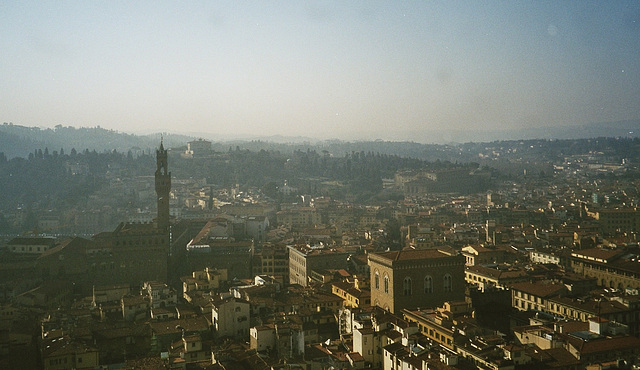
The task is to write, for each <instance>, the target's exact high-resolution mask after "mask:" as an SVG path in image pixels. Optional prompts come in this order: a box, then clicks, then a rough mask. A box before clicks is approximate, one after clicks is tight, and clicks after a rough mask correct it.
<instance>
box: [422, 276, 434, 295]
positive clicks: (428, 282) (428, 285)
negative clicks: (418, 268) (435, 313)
mask: <svg viewBox="0 0 640 370" xmlns="http://www.w3.org/2000/svg"><path fill="white" fill-rule="evenodd" d="M424 292H425V293H427V294H428V293H433V279H432V278H431V276H429V275H427V276H425V277H424Z"/></svg>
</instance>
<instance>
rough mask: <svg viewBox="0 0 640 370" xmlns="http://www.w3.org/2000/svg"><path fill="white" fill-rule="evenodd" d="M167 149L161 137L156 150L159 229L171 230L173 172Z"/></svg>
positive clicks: (157, 220)
mask: <svg viewBox="0 0 640 370" xmlns="http://www.w3.org/2000/svg"><path fill="white" fill-rule="evenodd" d="M168 166H169V162H168V159H167V150H166V149H165V148H164V145H163V144H162V139H160V148H159V149H158V150H156V196H157V201H158V217H157V219H156V222H157V225H158V229H160V230H164V231H169V192H171V172H169V171H168Z"/></svg>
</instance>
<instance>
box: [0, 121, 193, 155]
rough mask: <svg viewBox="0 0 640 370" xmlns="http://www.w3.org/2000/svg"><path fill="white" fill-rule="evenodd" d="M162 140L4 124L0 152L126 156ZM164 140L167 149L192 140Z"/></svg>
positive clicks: (166, 137) (173, 137)
mask: <svg viewBox="0 0 640 370" xmlns="http://www.w3.org/2000/svg"><path fill="white" fill-rule="evenodd" d="M161 136H163V135H162V134H160V133H157V134H151V135H145V136H137V135H132V134H127V133H123V132H118V131H114V130H107V129H103V128H101V127H92V128H88V127H81V128H74V127H70V126H69V127H65V126H61V125H58V126H56V127H55V128H52V129H51V128H39V127H26V126H20V125H14V124H9V123H4V124H2V125H0V152H4V153H5V155H6V156H7V158H13V157H27V156H28V155H29V153H33V151H34V150H36V149H43V150H44V149H45V148H48V149H49V151H50V152H53V151H54V150H55V151H59V150H60V149H63V150H64V151H65V152H66V153H69V152H70V151H71V149H76V151H82V150H85V149H89V150H90V151H93V150H95V151H97V152H104V151H113V150H116V151H118V152H124V153H126V152H128V151H129V150H134V151H148V150H154V149H155V148H156V147H157V146H158V143H159V141H160V138H161ZM163 140H164V142H165V143H166V144H165V145H167V146H181V145H185V143H186V142H187V141H189V140H192V138H190V137H188V136H183V135H176V134H166V135H164V137H163Z"/></svg>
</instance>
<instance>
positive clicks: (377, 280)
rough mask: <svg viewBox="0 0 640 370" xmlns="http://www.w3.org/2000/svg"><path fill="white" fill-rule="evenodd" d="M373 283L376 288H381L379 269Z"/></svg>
mask: <svg viewBox="0 0 640 370" xmlns="http://www.w3.org/2000/svg"><path fill="white" fill-rule="evenodd" d="M373 283H374V286H375V287H376V289H380V274H379V273H378V271H376V272H375V275H374V277H373Z"/></svg>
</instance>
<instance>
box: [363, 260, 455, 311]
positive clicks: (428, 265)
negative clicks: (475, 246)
mask: <svg viewBox="0 0 640 370" xmlns="http://www.w3.org/2000/svg"><path fill="white" fill-rule="evenodd" d="M369 269H370V271H371V304H372V305H374V306H378V307H382V308H384V309H385V310H389V311H390V312H392V313H395V312H400V310H401V309H405V308H406V309H415V308H419V307H423V308H428V307H439V306H441V305H442V304H443V303H444V302H445V301H459V300H463V299H464V290H465V282H464V257H463V256H462V255H459V254H458V255H455V254H449V253H445V252H443V251H440V250H436V249H427V250H402V251H394V252H386V253H371V254H369Z"/></svg>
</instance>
